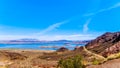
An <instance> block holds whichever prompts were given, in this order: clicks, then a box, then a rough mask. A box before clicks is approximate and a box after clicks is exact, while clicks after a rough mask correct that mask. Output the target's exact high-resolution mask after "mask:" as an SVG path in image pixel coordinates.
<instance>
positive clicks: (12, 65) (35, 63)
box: [0, 49, 57, 68]
mask: <svg viewBox="0 0 120 68" xmlns="http://www.w3.org/2000/svg"><path fill="white" fill-rule="evenodd" d="M0 51H2V52H6V53H9V55H7V54H6V53H2V54H3V57H1V56H0V57H1V59H4V58H5V59H4V60H1V61H0V68H56V66H57V61H54V60H46V59H41V58H40V56H44V54H47V53H53V52H54V51H45V50H20V49H19V50H18V49H1V50H0ZM13 53H15V54H16V53H17V54H18V55H14V56H13V58H14V57H15V56H17V57H22V56H25V57H27V58H25V59H23V60H21V59H17V58H16V57H15V58H14V60H9V59H10V58H8V59H6V56H7V57H9V56H10V57H11V56H12V55H10V54H13ZM2 54H1V55H2ZM19 54H20V55H22V56H20V55H19ZM48 59H49V58H48Z"/></svg>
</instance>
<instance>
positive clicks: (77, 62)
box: [58, 56, 85, 68]
mask: <svg viewBox="0 0 120 68" xmlns="http://www.w3.org/2000/svg"><path fill="white" fill-rule="evenodd" d="M82 61H83V58H82V57H81V56H75V57H73V58H68V59H61V60H59V62H58V68H85V66H84V65H83V63H82Z"/></svg>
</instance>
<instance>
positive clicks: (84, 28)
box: [83, 2, 120, 33]
mask: <svg viewBox="0 0 120 68" xmlns="http://www.w3.org/2000/svg"><path fill="white" fill-rule="evenodd" d="M118 7H120V2H118V3H116V4H114V5H113V6H111V7H109V8H105V9H101V10H99V11H97V12H93V13H88V14H84V15H83V16H94V15H96V14H98V13H101V12H105V11H109V10H112V9H114V8H118ZM91 20H92V18H89V19H87V21H86V22H85V24H83V33H86V32H88V30H89V27H88V26H89V24H90V22H91Z"/></svg>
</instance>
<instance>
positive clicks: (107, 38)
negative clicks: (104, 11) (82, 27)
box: [85, 32, 120, 56]
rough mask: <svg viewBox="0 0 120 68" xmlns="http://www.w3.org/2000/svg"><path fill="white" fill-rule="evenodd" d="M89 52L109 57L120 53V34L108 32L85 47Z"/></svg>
mask: <svg viewBox="0 0 120 68" xmlns="http://www.w3.org/2000/svg"><path fill="white" fill-rule="evenodd" d="M85 47H86V48H87V49H88V50H90V51H92V52H95V53H97V54H101V55H103V56H108V55H110V54H114V53H118V52H120V32H115V33H110V32H107V33H105V34H103V35H101V36H99V37H98V38H96V39H95V40H92V41H91V42H89V43H88V44H87V45H86V46H85Z"/></svg>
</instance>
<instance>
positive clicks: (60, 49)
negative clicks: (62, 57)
mask: <svg viewBox="0 0 120 68" xmlns="http://www.w3.org/2000/svg"><path fill="white" fill-rule="evenodd" d="M64 51H68V49H67V48H65V47H61V48H59V49H58V50H57V52H64Z"/></svg>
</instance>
